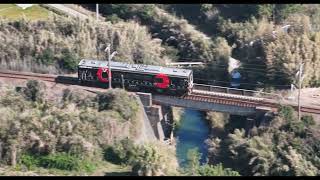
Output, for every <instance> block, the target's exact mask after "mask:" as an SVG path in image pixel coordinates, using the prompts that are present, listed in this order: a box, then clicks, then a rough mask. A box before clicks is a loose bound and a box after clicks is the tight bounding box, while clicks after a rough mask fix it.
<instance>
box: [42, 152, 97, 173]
mask: <svg viewBox="0 0 320 180" xmlns="http://www.w3.org/2000/svg"><path fill="white" fill-rule="evenodd" d="M39 165H40V166H42V167H45V168H56V169H61V170H69V171H72V170H76V171H80V170H85V171H86V172H92V171H93V170H94V169H95V166H94V164H92V163H90V162H88V161H86V160H81V159H79V158H78V157H76V156H73V155H69V154H67V153H55V154H50V155H47V156H43V157H40V163H39Z"/></svg>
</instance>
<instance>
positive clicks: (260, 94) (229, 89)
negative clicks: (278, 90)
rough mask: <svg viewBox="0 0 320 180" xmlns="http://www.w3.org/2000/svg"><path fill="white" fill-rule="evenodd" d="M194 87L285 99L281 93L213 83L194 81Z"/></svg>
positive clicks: (211, 90)
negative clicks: (197, 82)
mask: <svg viewBox="0 0 320 180" xmlns="http://www.w3.org/2000/svg"><path fill="white" fill-rule="evenodd" d="M193 88H194V89H196V90H203V91H209V92H220V93H227V94H234V95H242V96H251V97H261V98H266V99H277V100H280V99H283V97H282V96H281V95H279V94H274V93H267V92H262V91H254V90H247V89H238V88H230V87H223V86H213V85H206V84H196V83H194V84H193Z"/></svg>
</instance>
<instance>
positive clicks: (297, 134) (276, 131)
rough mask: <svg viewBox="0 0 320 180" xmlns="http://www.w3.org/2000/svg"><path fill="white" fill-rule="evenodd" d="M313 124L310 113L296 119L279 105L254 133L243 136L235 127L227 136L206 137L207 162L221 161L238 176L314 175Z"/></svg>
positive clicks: (316, 134)
mask: <svg viewBox="0 0 320 180" xmlns="http://www.w3.org/2000/svg"><path fill="white" fill-rule="evenodd" d="M314 125H315V123H314V121H313V118H312V117H311V116H303V118H301V121H299V120H298V118H297V113H295V112H294V110H293V108H292V107H288V106H282V107H279V113H278V115H276V116H275V117H274V118H273V119H272V121H271V123H270V125H269V126H268V127H265V126H261V127H256V128H255V131H256V132H255V133H249V134H248V135H247V136H246V132H245V131H244V130H239V129H235V130H234V131H233V132H230V131H229V134H228V136H227V137H225V135H224V134H222V135H218V137H216V138H214V139H213V138H210V139H208V140H207V143H208V145H209V151H208V152H209V162H210V163H211V164H212V163H213V162H214V163H215V164H217V163H222V164H223V166H225V167H228V168H232V169H234V170H236V171H237V172H239V173H240V174H241V175H254V176H268V175H276V176H303V175H311V176H315V175H318V174H319V168H320V166H319V165H320V164H319V153H318V146H317V145H315V143H316V142H317V141H318V137H319V130H318V129H315V128H314ZM224 128H226V125H225V126H224ZM226 130H227V129H226ZM226 133H228V132H226ZM220 138H221V140H220Z"/></svg>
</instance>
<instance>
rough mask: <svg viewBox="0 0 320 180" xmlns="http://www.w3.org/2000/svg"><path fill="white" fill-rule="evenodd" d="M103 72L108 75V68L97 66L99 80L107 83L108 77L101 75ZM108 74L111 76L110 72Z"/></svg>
mask: <svg viewBox="0 0 320 180" xmlns="http://www.w3.org/2000/svg"><path fill="white" fill-rule="evenodd" d="M104 72H106V73H107V75H108V76H109V69H108V68H104V67H99V69H98V71H97V77H98V79H99V81H100V82H104V83H107V82H109V80H108V78H104V77H102V73H104ZM110 76H111V72H110Z"/></svg>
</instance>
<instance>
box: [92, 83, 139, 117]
mask: <svg viewBox="0 0 320 180" xmlns="http://www.w3.org/2000/svg"><path fill="white" fill-rule="evenodd" d="M96 100H97V102H98V106H99V107H98V109H99V111H103V110H115V111H117V112H119V113H120V115H121V116H122V117H123V118H124V119H125V120H129V118H134V117H135V115H136V112H137V111H138V103H137V100H136V99H135V97H134V96H131V95H129V94H128V93H127V92H126V91H124V90H122V89H113V90H111V91H108V92H106V93H101V94H98V95H97V97H96Z"/></svg>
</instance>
